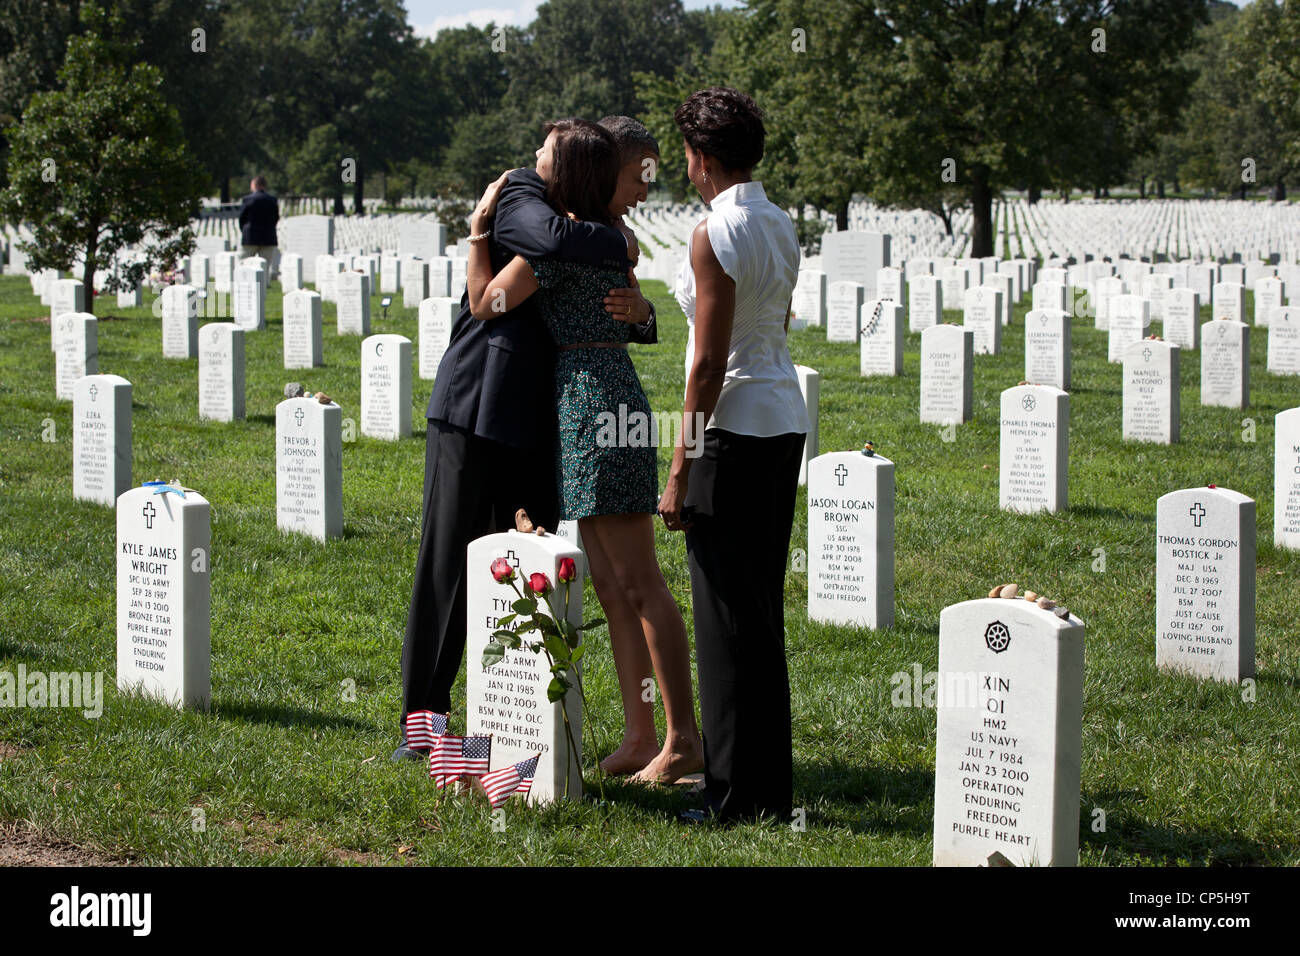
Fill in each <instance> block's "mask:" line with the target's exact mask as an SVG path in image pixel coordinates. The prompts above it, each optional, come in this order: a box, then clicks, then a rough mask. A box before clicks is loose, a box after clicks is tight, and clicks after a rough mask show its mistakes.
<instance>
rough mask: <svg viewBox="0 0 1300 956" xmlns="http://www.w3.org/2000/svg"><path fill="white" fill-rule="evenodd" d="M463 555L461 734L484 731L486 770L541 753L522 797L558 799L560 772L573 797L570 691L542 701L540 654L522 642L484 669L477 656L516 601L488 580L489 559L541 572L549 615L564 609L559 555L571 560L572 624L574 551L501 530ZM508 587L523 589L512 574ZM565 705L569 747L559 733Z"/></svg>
mask: <svg viewBox="0 0 1300 956" xmlns="http://www.w3.org/2000/svg"><path fill="white" fill-rule="evenodd" d="M466 555H467V564H466V569H465V573H466V585H465V587H466V606H467V609H468V612H467V619H468V630H467V632H466V642H465V643H466V656H465V661H466V663H465V703H466V716H465V727H466V733H467V734H468V735H471V736H473V735H486V734H491V735H492V764H491V767H492V769H493V770H498V769H500V768H502V767H505V766H508V765H509V764H511V763H515V762H516V761H520V760H527V759H528V758H530V757H532V756H533V755H534V754H537V753H540V754H541V755H542V757H541V760H539V761H538V765H537V774H536V777H535V778H534V782H533V787H532V790H531V791H530V792H529V795H528V796H529V800H530V802H535V803H546V802H549V801H552V800H559V799H563V798H564V796H565V789H566V787H565V784H566V778H567V784H568V797H569V799H571V800H578V799H581V797H582V707H581V700H580V699H579V697H578V693H577V690H576V689H575V690H571V691H570V692H569V693H568V694H567V695H566V697H565V699H564V701H563V702H556V703H550V702H549V700H548V699H547V694H546V689H547V687H548V686H549V684H550V683H551V673H550V670H549V668H548V666H547V663H546V656H545V655H544V654H542V653H537V654H534V653H533V652H532V651H530V650H529V649H528V648H527V647H521V648H519V649H518V650H507V651H506V655H505V658H504V659H503V660H501V661H500V662H499V663H497V664H494V665H492V666H491V667H489V668H486V669H485V668H484V667H483V664H482V660H483V651H484V650H485V649H486V648H487V646H488V644H489V643H490V642H491V641H492V640H493V637H492V634H493V632H494V631H495V630H497V627H498V623H497V622H498V620H499V619H500V618H501V617H503V616H505V615H507V614H510V613H512V612H511V606H512V604H513V603H514V602H515V601H517V600H519V594H517V593H516V592H515V590H514V588H513V587H512V586H511V585H510V584H508V583H504V584H503V583H498V582H497V581H495V580H493V577H492V574H491V570H490V569H491V567H492V562H493V561H494V560H496V559H497V558H501V557H504V558H506V560H507V561H509V562H510V564H511V566H512V567H514V568H515V573H516V575H517V576H522V577H524V578H527V577H528V576H529V575H531V574H534V573H541V574H545V575H546V577H547V579H548V581H549V582H550V586H551V588H552V589H553V590H552V592H551V598H550V600H549V601H548V609H549V613H550V615H551V616H555V615H556V614H557V613H558V614H560V615H563V614H564V613H565V608H566V604H565V585H564V583H563V582H561V581H560V578H559V571H560V561H561V560H562V559H564V558H571V559H572V560H573V561H574V562H575V563H576V565H577V569H578V577H577V578H576V580H575V581H574V582H573V584H572V586H571V590H570V591H569V595H568V603H567V611H568V620H569V621H570V622H572V623H573V624H575V625H577V624H581V623H582V574H581V569H582V565H583V557H582V552H581V551H580V550H579V549H578V548H576V547H574V546H573V544H572V543H571V542H570V541H569V540H568V539H566V538H561V537H558V536H557V535H553V534H546V535H536V534H520V533H519V532H517V531H507V532H506V533H504V534H490V535H487V536H486V537H482V538H478V539H476V540H474V541H471V542H470V543H469V547H468V549H467V551H466ZM515 585H516V586H519V589H520V591H522V590H523V588H522V585H520V582H519V581H518V580H516V581H515ZM543 613H547V611H545V610H544V612H543ZM566 708H567V712H568V723H569V728H570V732H571V734H572V739H573V747H572V749H570V747H569V745H568V736H567V735H566V733H565V720H564V715H565V710H566Z"/></svg>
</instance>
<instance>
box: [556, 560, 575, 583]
mask: <svg viewBox="0 0 1300 956" xmlns="http://www.w3.org/2000/svg"><path fill="white" fill-rule="evenodd" d="M577 576H578V565H577V564H575V563H574V561H573V558H560V580H561V581H565V582H568V581H572V580H574V579H575V578H576V577H577Z"/></svg>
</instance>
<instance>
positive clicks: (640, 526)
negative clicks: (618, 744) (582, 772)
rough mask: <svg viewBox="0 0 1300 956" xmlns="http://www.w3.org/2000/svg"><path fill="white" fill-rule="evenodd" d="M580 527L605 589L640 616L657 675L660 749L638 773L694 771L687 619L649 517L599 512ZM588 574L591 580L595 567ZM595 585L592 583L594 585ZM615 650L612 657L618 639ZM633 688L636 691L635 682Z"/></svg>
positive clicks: (700, 753)
mask: <svg viewBox="0 0 1300 956" xmlns="http://www.w3.org/2000/svg"><path fill="white" fill-rule="evenodd" d="M580 527H581V531H582V540H583V542H584V544H585V543H587V542H591V543H592V545H594V546H595V548H596V549H597V550H598V551H599V552H600V553H601V556H602V558H601V560H602V563H603V564H604V566H605V570H606V573H607V575H608V580H609V581H610V584H609V586H608V587H606V592H608V591H609V590H610V589H611V588H612V589H615V590H617V592H618V595H619V598H620V599H621V600H622V601H624V602H626V603H627V604H628V605H629V606H630V608H631V610H632V612H633V613H634V614H635V615H636V616H637V617H638V618H639V620H640V624H641V633H642V635H643V640H644V646H645V647H647V648H648V649H649V652H650V660H651V661H652V662H653V664H654V669H655V674H656V675H657V676H658V678H659V693H660V694H661V695H662V697H663V700H664V716H665V719H666V723H667V733H666V735H665V739H664V745H663V749H662V750H661V751H660V752H659V753H658V754H657V755H656V756H655V757H654V759H653V760H651V761H650V762H649V763H647V764H646V765H645V767H644V769H643V770H642V771H641V773H640V774H638V775H637V777H638V779H642V780H648V781H654V782H660V783H664V782H671V781H673V780H676V779H677V778H678V777H681V776H683V775H685V774H688V773H694V772H695V771H697V770H700V769H701V768H702V767H703V765H704V748H703V746H702V744H701V742H700V732H699V728H698V727H697V725H696V723H695V702H694V698H693V696H692V693H691V656H690V647H689V646H688V645H687V642H686V624H685V623H684V622H683V621H682V614H681V611H680V610H678V608H677V602H676V601H674V600H673V596H672V593H671V592H670V591H669V590H668V585H667V584H666V583H665V582H664V576H663V572H662V571H660V569H659V559H658V557H657V556H656V555H655V543H654V525H653V517H652V516H651V515H648V514H623V515H599V516H597V517H594V518H586V519H584V520H583V523H582V524H581V525H580ZM588 547H589V548H590V547H591V545H589V546H588ZM593 567H594V566H593ZM592 577H593V580H594V579H595V573H594V571H593V575H592ZM600 587H601V584H600V583H597V588H598V589H599V588H600ZM598 593H599V590H598ZM602 601H603V599H602ZM614 653H615V658H616V659H617V656H618V653H619V645H618V644H615V646H614ZM636 691H637V693H638V695H640V692H641V687H640V686H639V684H638V686H637V688H636ZM624 700H625V701H626V693H625V696H624Z"/></svg>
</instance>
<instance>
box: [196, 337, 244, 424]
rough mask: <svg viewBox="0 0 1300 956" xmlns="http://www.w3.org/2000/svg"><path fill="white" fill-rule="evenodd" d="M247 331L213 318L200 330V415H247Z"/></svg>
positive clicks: (219, 417) (222, 419)
mask: <svg viewBox="0 0 1300 956" xmlns="http://www.w3.org/2000/svg"><path fill="white" fill-rule="evenodd" d="M244 335H245V332H244V330H243V329H241V328H236V326H235V324H234V323H233V322H211V323H209V324H208V325H205V326H203V328H202V329H200V330H199V418H209V419H212V420H213V421H218V422H233V421H237V420H240V419H242V418H243V417H244Z"/></svg>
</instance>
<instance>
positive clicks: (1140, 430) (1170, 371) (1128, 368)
mask: <svg viewBox="0 0 1300 956" xmlns="http://www.w3.org/2000/svg"><path fill="white" fill-rule="evenodd" d="M1181 357H1182V350H1181V349H1180V348H1179V347H1178V346H1177V345H1174V343H1172V342H1162V341H1156V340H1153V339H1142V340H1140V341H1138V342H1134V343H1132V344H1131V345H1129V347H1128V348H1127V349H1125V350H1124V399H1123V405H1124V412H1123V426H1122V427H1123V434H1124V440H1125V441H1146V442H1155V443H1157V444H1161V445H1171V444H1173V443H1174V442H1176V441H1178V431H1179V424H1180V421H1179V419H1180V415H1179V406H1178V399H1179V394H1180V391H1179V383H1180V374H1179V372H1180V368H1179V365H1180V359H1181Z"/></svg>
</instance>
